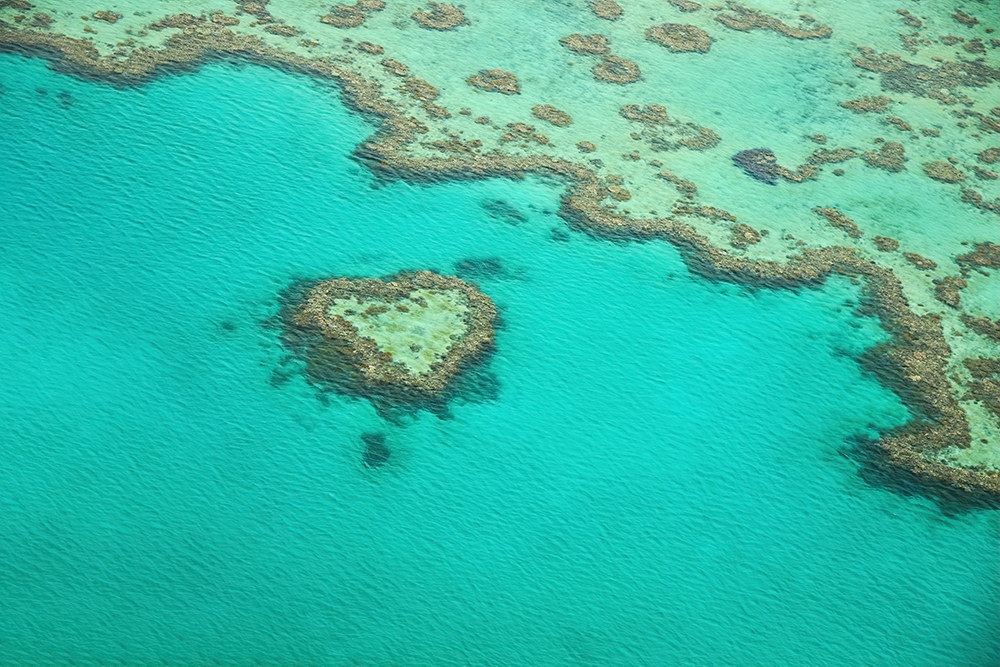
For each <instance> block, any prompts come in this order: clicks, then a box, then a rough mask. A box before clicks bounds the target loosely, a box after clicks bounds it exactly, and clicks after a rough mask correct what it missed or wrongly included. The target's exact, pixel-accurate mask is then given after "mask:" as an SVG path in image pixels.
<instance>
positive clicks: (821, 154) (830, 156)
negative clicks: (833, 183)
mask: <svg viewBox="0 0 1000 667" xmlns="http://www.w3.org/2000/svg"><path fill="white" fill-rule="evenodd" d="M857 156H858V153H857V151H855V150H853V149H851V148H832V149H827V148H820V149H818V150H815V151H813V153H812V155H810V156H809V157H808V158H807V160H808V162H809V163H811V164H827V163H838V162H847V161H848V160H851V159H853V158H856V157H857Z"/></svg>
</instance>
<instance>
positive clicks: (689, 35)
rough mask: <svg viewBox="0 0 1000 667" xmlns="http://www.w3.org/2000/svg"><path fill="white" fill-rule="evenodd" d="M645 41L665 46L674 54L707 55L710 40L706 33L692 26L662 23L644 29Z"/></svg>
mask: <svg viewBox="0 0 1000 667" xmlns="http://www.w3.org/2000/svg"><path fill="white" fill-rule="evenodd" d="M646 39H647V40H649V41H650V42H656V43H657V44H659V45H660V46H665V47H666V48H668V49H670V50H671V51H673V52H674V53H685V52H691V51H693V52H695V53H708V50H709V49H710V48H712V38H711V37H710V36H709V34H708V33H707V32H705V31H704V30H702V29H701V28H699V27H697V26H693V25H684V24H682V23H662V24H660V25H654V26H653V27H651V28H647V29H646Z"/></svg>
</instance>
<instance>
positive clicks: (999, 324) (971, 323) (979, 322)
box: [962, 313, 1000, 343]
mask: <svg viewBox="0 0 1000 667" xmlns="http://www.w3.org/2000/svg"><path fill="white" fill-rule="evenodd" d="M962 324H964V325H965V326H967V327H968V328H970V329H972V330H973V331H975V332H976V333H977V334H979V335H980V336H985V337H987V338H989V339H990V340H992V341H993V342H994V343H1000V320H991V319H990V318H988V317H972V316H971V315H969V314H967V313H962Z"/></svg>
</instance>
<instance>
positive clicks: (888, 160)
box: [861, 141, 906, 172]
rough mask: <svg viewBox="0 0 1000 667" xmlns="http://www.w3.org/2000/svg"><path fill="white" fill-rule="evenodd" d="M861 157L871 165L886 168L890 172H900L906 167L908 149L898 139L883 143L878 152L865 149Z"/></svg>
mask: <svg viewBox="0 0 1000 667" xmlns="http://www.w3.org/2000/svg"><path fill="white" fill-rule="evenodd" d="M861 159H862V160H864V161H865V163H866V164H867V165H868V166H869V167H875V168H877V169H885V170H886V171H889V172H899V171H903V170H904V169H906V165H905V164H904V163H905V162H906V149H904V148H903V144H901V143H899V142H898V141H887V142H885V143H884V144H882V147H881V148H880V149H879V150H878V152H874V151H865V152H864V153H862V154H861Z"/></svg>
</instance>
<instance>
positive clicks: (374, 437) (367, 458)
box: [361, 433, 392, 468]
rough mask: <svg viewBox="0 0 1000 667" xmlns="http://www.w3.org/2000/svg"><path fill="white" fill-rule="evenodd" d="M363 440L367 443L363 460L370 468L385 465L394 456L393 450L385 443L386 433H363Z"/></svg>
mask: <svg viewBox="0 0 1000 667" xmlns="http://www.w3.org/2000/svg"><path fill="white" fill-rule="evenodd" d="M361 442H363V443H364V444H365V451H364V453H363V454H362V456H361V461H362V463H364V464H365V466H366V467H368V468H378V467H380V466H383V465H385V464H386V462H387V461H388V460H389V457H390V456H392V451H391V450H390V449H389V447H388V446H386V444H385V433H362V434H361Z"/></svg>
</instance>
